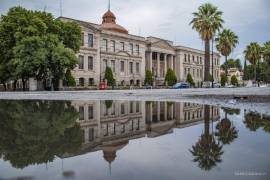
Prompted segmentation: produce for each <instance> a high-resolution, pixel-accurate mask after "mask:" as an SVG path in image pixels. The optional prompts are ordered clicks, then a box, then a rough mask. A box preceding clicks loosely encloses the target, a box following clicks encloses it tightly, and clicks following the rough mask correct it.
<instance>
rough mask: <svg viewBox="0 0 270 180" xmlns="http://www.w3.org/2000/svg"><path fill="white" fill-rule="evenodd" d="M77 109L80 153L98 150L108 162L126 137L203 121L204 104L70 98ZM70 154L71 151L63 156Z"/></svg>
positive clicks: (153, 134)
mask: <svg viewBox="0 0 270 180" xmlns="http://www.w3.org/2000/svg"><path fill="white" fill-rule="evenodd" d="M72 105H73V106H74V107H75V108H76V109H77V111H78V112H79V118H78V119H77V122H78V123H79V124H80V126H81V129H82V130H83V132H84V143H83V146H82V149H81V151H80V152H79V153H80V154H84V153H88V152H94V151H99V150H102V151H103V154H104V159H105V160H106V161H108V162H109V163H111V162H112V161H114V159H115V158H116V152H117V151H118V150H120V149H122V148H123V147H125V146H126V145H127V144H128V142H129V140H132V139H137V138H142V137H148V138H154V137H157V136H161V135H165V134H169V133H172V132H173V129H174V128H184V127H188V126H192V125H196V124H199V123H203V121H204V116H205V115H204V105H200V104H194V103H182V102H150V101H146V102H142V101H73V102H72ZM210 118H211V119H213V120H214V121H216V120H218V119H219V118H220V112H219V108H218V107H212V108H211V112H210ZM69 156H74V154H69V155H66V156H65V157H69Z"/></svg>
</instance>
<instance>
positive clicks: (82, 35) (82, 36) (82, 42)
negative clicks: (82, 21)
mask: <svg viewBox="0 0 270 180" xmlns="http://www.w3.org/2000/svg"><path fill="white" fill-rule="evenodd" d="M81 46H84V33H83V32H82V33H81Z"/></svg>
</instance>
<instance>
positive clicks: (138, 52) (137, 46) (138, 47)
mask: <svg viewBox="0 0 270 180" xmlns="http://www.w3.org/2000/svg"><path fill="white" fill-rule="evenodd" d="M136 53H137V55H138V56H139V55H140V46H139V45H138V44H137V45H136Z"/></svg>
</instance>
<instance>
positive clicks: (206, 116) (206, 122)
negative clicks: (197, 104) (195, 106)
mask: <svg viewBox="0 0 270 180" xmlns="http://www.w3.org/2000/svg"><path fill="white" fill-rule="evenodd" d="M209 121H210V106H209V105H205V106H204V134H205V136H206V137H208V136H209V127H210V126H209Z"/></svg>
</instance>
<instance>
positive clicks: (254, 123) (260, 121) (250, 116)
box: [244, 112, 270, 133]
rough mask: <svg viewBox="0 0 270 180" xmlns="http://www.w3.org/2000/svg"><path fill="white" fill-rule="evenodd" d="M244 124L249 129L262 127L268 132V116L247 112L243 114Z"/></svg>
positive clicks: (253, 129) (269, 118) (269, 126)
mask: <svg viewBox="0 0 270 180" xmlns="http://www.w3.org/2000/svg"><path fill="white" fill-rule="evenodd" d="M244 124H245V125H246V127H247V128H248V129H249V130H250V131H257V130H258V129H259V128H262V129H263V130H264V131H265V132H267V133H270V116H267V115H262V114H259V113H256V112H248V113H246V114H245V120H244Z"/></svg>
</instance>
